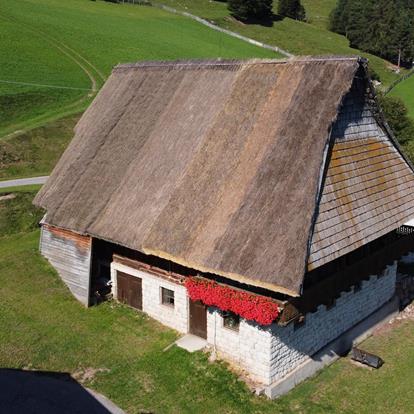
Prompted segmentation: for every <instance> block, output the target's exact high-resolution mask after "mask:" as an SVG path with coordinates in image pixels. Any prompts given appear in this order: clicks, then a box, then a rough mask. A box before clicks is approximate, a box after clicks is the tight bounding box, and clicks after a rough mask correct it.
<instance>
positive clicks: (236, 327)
mask: <svg viewBox="0 0 414 414" xmlns="http://www.w3.org/2000/svg"><path fill="white" fill-rule="evenodd" d="M221 317H222V319H223V328H225V329H228V330H229V331H232V332H236V333H238V332H239V331H240V322H241V318H240V315H237V314H236V313H234V312H231V311H223V312H222V314H221ZM229 318H234V319H236V320H237V323H236V325H234V326H231V325H228V324H227V323H226V320H228V319H229Z"/></svg>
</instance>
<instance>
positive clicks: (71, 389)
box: [0, 369, 122, 414]
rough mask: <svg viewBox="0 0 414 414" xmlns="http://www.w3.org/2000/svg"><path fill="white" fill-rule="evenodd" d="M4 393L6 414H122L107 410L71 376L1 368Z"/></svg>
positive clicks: (1, 403) (0, 399) (1, 408)
mask: <svg viewBox="0 0 414 414" xmlns="http://www.w3.org/2000/svg"><path fill="white" fill-rule="evenodd" d="M0 390H1V392H0V412H2V413H8V414H15V413H16V414H17V413H19V414H20V413H41V414H58V413H59V414H69V413H78V414H83V413H85V414H86V413H88V414H110V413H119V414H121V413H122V411H121V410H118V409H117V408H116V407H115V406H114V407H115V409H112V408H113V407H111V408H110V409H108V408H106V407H105V406H104V405H103V403H102V402H101V401H98V399H97V398H95V396H94V395H92V394H91V393H90V392H88V391H87V390H86V389H85V388H84V387H83V386H82V385H81V384H79V383H78V382H77V381H75V380H74V379H73V378H72V377H71V376H70V374H68V373H61V372H45V371H23V370H19V369H0ZM108 403H109V405H111V403H110V402H109V401H108ZM105 405H106V404H105Z"/></svg>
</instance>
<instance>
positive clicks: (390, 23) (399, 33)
mask: <svg viewBox="0 0 414 414" xmlns="http://www.w3.org/2000/svg"><path fill="white" fill-rule="evenodd" d="M330 24H331V30H333V31H335V32H337V33H340V34H343V35H345V36H346V37H347V38H348V39H349V41H350V45H351V46H352V47H356V48H358V49H361V50H364V51H366V52H370V53H373V54H375V55H378V56H381V57H384V58H386V59H388V60H391V61H392V62H394V63H398V64H399V63H401V64H402V65H406V66H411V63H412V59H413V57H414V0H339V2H338V4H337V7H336V8H335V9H334V10H333V12H332V13H331V20H330Z"/></svg>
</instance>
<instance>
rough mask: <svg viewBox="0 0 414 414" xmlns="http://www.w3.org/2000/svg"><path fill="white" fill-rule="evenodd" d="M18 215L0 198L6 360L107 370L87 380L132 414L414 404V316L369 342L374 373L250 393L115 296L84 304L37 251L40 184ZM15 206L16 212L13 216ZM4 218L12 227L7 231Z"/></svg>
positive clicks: (333, 371) (0, 322) (347, 366)
mask: <svg viewBox="0 0 414 414" xmlns="http://www.w3.org/2000/svg"><path fill="white" fill-rule="evenodd" d="M17 195H18V197H20V199H19V200H18V201H19V209H18V212H16V213H11V210H13V211H14V210H15V208H14V205H13V204H11V203H15V202H17V201H16V200H9V201H0V233H1V231H3V233H4V232H5V230H6V231H7V232H8V233H14V234H11V235H9V236H3V237H0V297H1V298H2V300H1V301H0V326H1V327H2V328H1V329H0V367H11V368H23V367H31V368H32V369H41V370H47V371H60V372H70V373H74V372H79V371H82V370H84V369H86V368H104V369H107V370H108V371H102V372H99V373H98V374H96V376H95V378H94V379H93V380H92V381H88V382H87V383H86V385H88V386H90V387H92V388H94V389H96V390H98V391H99V392H101V393H103V394H105V395H107V396H108V397H109V398H111V399H113V400H114V402H115V403H117V404H119V405H120V406H121V407H122V408H124V409H125V410H127V412H128V413H131V414H133V413H138V412H140V410H147V411H150V412H156V413H180V414H181V413H195V412H197V413H199V414H203V413H216V412H217V413H246V414H247V413H249V414H250V413H269V414H270V413H272V414H277V413H293V412H295V413H327V412H348V413H355V412H358V413H367V414H368V413H373V412H375V413H387V414H390V413H399V414H400V413H408V412H410V407H413V406H414V394H413V393H412V388H413V386H414V329H413V327H414V323H413V322H405V323H404V324H401V325H399V327H397V328H394V329H393V330H392V331H389V332H385V333H383V334H381V336H376V337H373V338H371V339H369V340H368V341H366V342H365V343H364V344H363V348H364V349H366V350H368V351H371V352H375V353H377V354H379V355H381V356H382V357H383V358H384V359H385V362H386V363H385V365H384V366H383V367H382V368H381V369H380V370H378V371H369V370H367V369H365V368H360V367H356V366H354V365H352V364H351V363H350V362H349V360H347V359H342V360H341V361H339V362H338V363H336V364H334V365H333V366H331V367H329V368H327V369H325V370H324V371H323V372H322V373H321V374H320V375H318V376H317V377H315V378H313V379H312V380H310V381H307V382H305V383H304V384H302V385H300V386H298V387H297V388H296V389H295V390H294V391H293V392H291V393H290V394H289V395H287V396H285V397H283V398H281V399H279V400H277V401H267V400H265V399H264V398H257V397H254V396H252V394H251V393H249V392H248V391H247V389H246V387H245V386H244V385H243V383H241V382H240V381H238V380H237V378H236V377H235V376H234V375H233V374H231V373H230V372H229V371H227V370H226V368H225V365H224V364H221V363H214V364H210V363H208V361H207V357H206V356H205V355H203V354H201V353H194V354H188V353H186V352H185V351H183V350H180V349H178V348H176V347H173V348H171V349H169V350H168V351H166V352H163V349H164V348H165V347H166V346H167V345H169V344H170V343H171V342H172V341H173V340H174V339H175V338H176V333H175V332H173V331H171V330H169V329H167V328H164V327H162V326H161V325H160V324H158V323H156V322H155V321H153V320H151V319H149V318H147V317H146V316H145V315H144V314H142V313H138V312H135V311H133V310H132V309H129V308H127V307H125V306H121V305H117V304H115V303H105V304H103V305H100V306H97V307H94V308H90V309H85V308H83V307H82V306H81V305H80V304H78V303H77V302H76V300H75V299H73V298H72V296H71V295H70V294H69V292H68V290H67V289H66V288H65V287H64V286H63V284H62V283H61V281H60V280H59V278H58V277H57V276H56V274H55V272H54V271H53V270H52V269H51V267H50V266H49V265H48V264H47V263H46V261H45V260H44V259H42V258H41V257H40V255H39V253H38V247H37V246H38V237H39V232H38V231H37V230H35V219H34V218H35V216H36V219H37V218H38V217H39V216H40V215H41V212H39V211H34V210H33V209H32V207H30V200H31V198H32V197H33V195H34V193H33V192H20V193H19V194H17ZM10 214H12V215H13V217H14V218H13V220H10ZM7 226H9V227H8V230H7Z"/></svg>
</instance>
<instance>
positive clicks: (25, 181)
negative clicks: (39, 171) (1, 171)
mask: <svg viewBox="0 0 414 414" xmlns="http://www.w3.org/2000/svg"><path fill="white" fill-rule="evenodd" d="M48 178H49V177H48V176H47V175H45V176H43V177H33V178H21V179H19V180H7V181H0V188H7V187H20V186H22V185H33V184H44V183H45V182H46V180H47V179H48Z"/></svg>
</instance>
